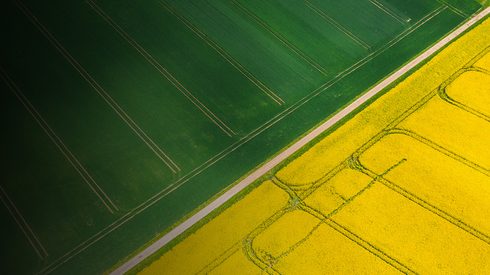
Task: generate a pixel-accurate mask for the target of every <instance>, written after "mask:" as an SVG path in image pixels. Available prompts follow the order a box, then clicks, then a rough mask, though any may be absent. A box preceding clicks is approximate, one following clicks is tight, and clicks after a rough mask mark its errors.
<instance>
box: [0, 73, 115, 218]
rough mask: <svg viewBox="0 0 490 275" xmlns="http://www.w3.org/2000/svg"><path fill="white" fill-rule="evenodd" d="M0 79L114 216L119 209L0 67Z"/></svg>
mask: <svg viewBox="0 0 490 275" xmlns="http://www.w3.org/2000/svg"><path fill="white" fill-rule="evenodd" d="M0 78H2V80H3V81H4V82H5V83H6V84H7V86H8V87H9V89H10V90H11V91H12V93H13V94H14V95H15V97H17V99H18V100H19V101H20V102H21V103H22V105H23V106H24V108H25V109H26V110H27V111H28V112H29V114H30V115H31V116H32V117H33V118H34V120H35V121H36V122H37V124H38V125H39V126H40V127H41V128H42V129H43V131H44V133H46V135H47V136H48V137H49V139H50V140H51V141H52V142H53V143H54V144H55V145H56V147H57V148H58V150H59V151H60V152H61V153H62V154H63V156H64V157H65V159H66V160H67V161H68V162H69V163H70V164H71V166H72V167H73V168H74V169H75V170H76V171H77V172H78V174H79V175H80V176H81V178H82V179H83V181H84V182H85V183H86V184H87V185H88V186H89V188H90V190H92V192H93V193H94V194H95V195H96V196H97V197H98V198H99V200H100V201H101V202H102V203H103V204H104V206H105V207H106V208H107V210H108V211H109V212H110V213H111V214H114V211H118V210H119V208H118V207H117V206H116V204H114V202H113V201H112V200H111V198H110V197H109V195H107V193H106V192H105V191H104V190H103V189H102V187H100V186H99V185H98V184H97V182H96V181H95V180H94V179H93V178H92V176H91V175H90V173H89V172H88V171H87V170H86V169H85V167H84V166H83V164H81V163H80V161H79V160H78V158H77V157H76V156H75V155H74V154H73V152H72V151H71V150H70V149H69V148H68V146H66V144H65V143H64V142H63V140H62V139H61V138H60V137H59V136H58V134H56V132H55V131H54V130H53V129H52V128H51V126H50V125H49V124H48V123H47V122H46V120H45V119H44V118H43V117H42V115H41V114H40V113H39V112H38V111H37V109H36V107H34V105H33V104H32V103H31V102H30V100H29V99H28V98H27V97H26V96H25V95H24V93H23V92H22V91H21V90H20V88H19V87H18V86H17V85H16V84H15V82H14V81H13V80H12V79H11V78H10V77H9V76H8V75H7V73H6V72H5V70H4V69H3V68H2V67H0Z"/></svg>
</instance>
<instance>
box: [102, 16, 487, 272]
mask: <svg viewBox="0 0 490 275" xmlns="http://www.w3.org/2000/svg"><path fill="white" fill-rule="evenodd" d="M488 14H490V8H486V9H484V10H482V11H481V12H479V13H478V14H476V15H475V16H473V17H472V18H471V19H469V20H468V21H466V22H465V23H464V24H462V25H461V26H459V27H458V28H457V29H455V30H454V31H453V32H451V33H450V34H448V35H447V36H445V37H444V38H443V39H441V40H440V41H439V42H437V43H436V44H435V45H433V46H432V47H430V48H429V49H427V50H426V51H425V52H423V53H421V54H420V55H419V56H417V57H416V58H414V59H413V60H412V61H410V62H409V63H407V64H406V65H404V66H403V67H401V68H400V69H399V70H397V71H396V72H394V73H392V74H391V75H389V76H388V77H387V78H385V79H384V80H383V81H381V82H380V83H379V84H377V85H376V86H374V87H373V88H372V89H370V90H369V91H368V92H366V93H365V94H363V95H362V96H361V97H359V98H357V99H356V100H355V101H354V102H352V103H351V104H349V105H348V106H347V107H345V108H344V109H342V110H340V111H339V112H338V113H336V114H335V115H334V116H332V117H331V118H330V119H328V120H327V121H326V122H324V123H323V124H321V125H320V126H318V127H317V128H315V129H314V130H312V131H311V132H310V133H308V134H307V135H306V136H304V137H303V138H301V139H300V140H298V141H297V142H296V143H294V144H293V145H291V146H290V147H288V148H287V149H285V150H284V151H282V152H281V153H280V154H278V155H277V156H275V157H274V158H273V159H271V160H270V161H268V162H267V163H265V164H263V165H262V166H260V167H259V168H257V169H256V170H255V171H253V172H252V173H251V174H249V175H248V176H247V177H246V178H244V179H243V180H241V181H240V182H239V183H238V184H236V185H234V186H233V187H232V188H230V189H229V190H228V191H226V192H225V193H224V194H222V195H221V196H219V197H218V198H217V199H216V200H214V201H212V202H211V203H210V204H208V205H207V206H206V207H204V208H203V209H201V210H200V211H199V212H197V213H196V214H194V215H193V216H191V217H190V218H189V219H187V220H185V221H184V222H183V223H181V224H179V225H178V226H176V227H175V228H174V229H172V230H171V231H170V232H168V233H167V234H165V235H164V236H162V237H161V238H160V239H158V240H157V241H156V242H154V243H153V244H151V245H150V246H148V247H147V248H145V249H144V250H143V251H141V252H140V253H138V254H137V255H135V256H134V257H133V258H131V259H129V260H128V261H127V262H125V263H124V264H123V265H121V266H119V267H118V268H117V269H115V270H114V271H113V272H112V273H111V274H124V273H126V272H128V271H129V270H131V269H132V268H133V267H135V266H136V265H138V264H139V263H141V262H142V261H143V260H144V259H145V258H147V257H148V256H150V255H152V254H153V253H155V252H156V251H158V250H159V249H160V248H162V247H163V246H165V245H166V244H168V243H169V242H170V241H172V240H173V239H174V238H176V237H177V236H179V235H180V234H182V233H183V232H185V231H186V230H187V229H189V228H190V227H191V226H193V225H194V224H196V223H197V222H199V221H200V220H201V219H202V218H204V217H206V216H207V215H208V214H209V213H211V212H212V211H214V210H215V209H216V208H218V207H220V206H221V205H223V204H224V203H225V202H227V201H228V200H229V199H231V198H232V197H233V196H235V195H236V194H237V193H239V192H240V191H242V190H243V189H245V188H246V187H247V186H249V185H250V184H251V183H253V182H254V181H255V180H257V179H259V178H260V177H261V176H262V175H264V174H265V173H267V172H268V171H270V170H271V169H272V168H274V167H275V166H276V165H278V164H279V163H281V162H282V161H284V160H285V159H287V158H288V157H289V156H291V155H292V154H294V153H295V152H296V151H298V150H299V149H300V148H301V147H303V146H304V145H306V144H307V143H308V142H310V141H312V140H313V139H314V138H316V137H318V136H319V135H320V134H321V133H323V132H324V131H326V130H328V129H329V128H331V127H332V126H333V125H335V124H336V123H337V122H339V121H340V120H341V119H343V118H344V117H346V116H347V115H349V114H350V113H352V112H353V111H354V110H356V109H357V108H358V107H360V106H361V105H362V104H364V103H365V102H367V101H368V100H369V99H370V98H372V97H373V96H375V95H376V94H378V93H379V92H381V91H382V90H383V89H384V88H386V87H387V86H388V85H390V84H391V83H393V82H394V81H395V80H397V79H398V78H400V77H401V76H402V75H403V74H405V73H406V72H408V71H409V70H411V69H413V68H415V67H416V66H417V65H418V64H420V63H421V62H423V61H424V60H426V59H427V58H429V57H430V56H431V55H432V54H434V53H435V52H437V51H438V50H440V49H441V48H443V47H444V46H445V45H447V44H448V43H449V42H451V41H452V40H453V39H455V38H456V37H457V36H459V35H460V34H462V33H463V32H464V31H466V30H467V29H468V28H470V27H471V26H472V25H474V24H475V23H476V22H478V21H479V20H480V19H482V18H484V17H485V16H487V15H488Z"/></svg>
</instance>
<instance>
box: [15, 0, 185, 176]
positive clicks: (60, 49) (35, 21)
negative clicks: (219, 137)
mask: <svg viewBox="0 0 490 275" xmlns="http://www.w3.org/2000/svg"><path fill="white" fill-rule="evenodd" d="M15 3H16V4H17V7H18V8H19V9H20V10H21V11H22V13H23V14H24V15H25V16H26V17H27V18H28V19H29V21H31V23H32V24H33V25H34V26H35V27H36V28H37V29H38V30H39V31H40V32H41V33H42V35H43V36H44V37H45V38H46V39H47V40H48V41H49V42H50V43H51V45H53V47H54V48H55V49H56V50H57V51H58V52H59V53H60V54H61V55H62V56H63V57H64V58H65V60H66V61H67V62H68V63H69V64H70V65H71V66H72V67H73V68H74V69H75V70H76V71H77V72H78V73H79V74H80V76H81V77H82V78H83V79H84V80H85V81H86V82H87V84H89V85H90V86H91V87H92V88H93V89H94V90H95V91H96V92H97V94H98V95H99V96H100V97H101V98H102V99H103V100H104V101H105V102H106V103H107V104H108V105H109V107H111V109H112V110H114V112H116V114H117V115H118V116H119V117H120V118H121V119H122V120H123V121H124V122H125V123H126V125H128V126H129V128H130V129H131V130H132V131H133V132H134V133H135V134H136V135H137V136H138V137H139V138H140V139H141V141H143V142H144V143H145V144H146V145H147V146H148V148H149V149H150V150H151V151H152V152H153V153H154V154H155V155H156V156H157V157H158V158H159V159H160V160H161V161H162V162H163V163H164V164H165V165H166V166H167V167H168V168H169V169H170V170H171V171H172V172H173V173H178V172H179V171H180V168H179V166H178V165H177V164H175V162H174V161H173V160H172V159H171V158H170V157H169V156H168V155H167V154H166V153H165V152H164V151H163V150H162V149H161V148H160V147H159V146H158V145H157V144H156V143H155V142H154V141H153V140H152V139H151V138H150V137H149V136H148V135H147V134H146V132H145V131H144V130H143V129H141V127H140V126H139V125H138V124H137V123H136V122H135V121H134V120H133V119H132V118H131V117H130V116H129V115H128V114H127V113H126V111H125V110H124V109H123V108H122V107H121V106H120V105H119V104H118V103H117V102H116V101H115V100H114V99H113V98H112V97H111V96H110V95H109V94H108V93H107V92H106V91H105V90H104V88H102V86H100V84H99V83H98V82H97V81H96V80H95V79H94V78H93V77H92V76H91V75H90V74H89V73H88V72H87V70H85V68H84V67H83V66H82V65H81V64H80V63H79V62H78V61H77V60H76V59H75V58H74V57H73V56H72V55H71V54H70V53H69V52H68V51H67V50H66V49H65V47H63V45H61V43H60V42H59V41H58V40H57V39H56V37H55V36H54V35H53V34H52V33H51V32H50V31H49V30H48V29H47V28H46V27H45V26H44V25H43V24H42V23H41V22H40V21H39V19H38V18H37V17H36V16H35V15H34V14H33V13H32V12H31V10H30V9H29V8H28V7H27V6H26V5H25V4H24V3H23V2H22V1H21V0H16V1H15Z"/></svg>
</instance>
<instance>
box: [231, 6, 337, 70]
mask: <svg viewBox="0 0 490 275" xmlns="http://www.w3.org/2000/svg"><path fill="white" fill-rule="evenodd" d="M231 3H233V4H234V5H235V6H236V7H238V8H239V9H240V10H241V11H242V12H243V13H245V15H247V16H248V17H250V18H252V20H253V21H254V22H256V23H257V24H259V25H260V26H261V27H262V28H263V29H265V30H266V31H267V32H269V33H270V34H271V35H272V36H274V37H275V38H276V39H277V40H279V42H281V43H282V44H283V45H284V46H286V48H288V49H289V50H291V51H292V52H293V53H295V54H296V55H298V56H299V57H300V58H301V59H303V60H304V61H305V62H306V63H308V64H309V65H310V66H312V67H313V68H315V69H316V70H317V71H318V72H320V73H321V74H323V75H325V76H328V71H327V70H326V69H325V68H323V66H322V65H320V64H318V62H316V61H315V60H314V59H312V58H311V57H309V56H308V55H307V54H306V53H304V52H303V51H302V50H300V49H298V48H297V47H296V46H295V45H294V44H292V43H291V42H289V41H288V40H287V39H286V38H284V37H283V36H282V35H281V34H280V33H279V32H277V31H275V30H274V29H272V28H271V27H270V26H269V25H268V24H267V23H266V22H265V21H264V20H262V19H261V18H260V17H259V16H257V15H256V14H255V13H253V12H252V11H251V10H249V9H248V8H246V7H245V6H243V5H242V4H241V3H240V2H238V1H236V0H231Z"/></svg>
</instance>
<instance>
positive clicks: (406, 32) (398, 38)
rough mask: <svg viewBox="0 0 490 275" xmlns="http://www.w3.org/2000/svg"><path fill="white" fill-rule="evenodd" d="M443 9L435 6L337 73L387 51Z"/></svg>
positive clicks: (351, 68) (358, 65)
mask: <svg viewBox="0 0 490 275" xmlns="http://www.w3.org/2000/svg"><path fill="white" fill-rule="evenodd" d="M445 9H447V7H445V6H440V7H438V8H436V9H434V10H433V11H431V12H429V13H428V14H427V15H425V16H424V17H422V18H421V19H420V20H418V21H417V22H416V23H415V24H414V25H412V26H410V27H409V28H407V29H405V30H404V31H403V32H401V33H400V34H399V35H397V36H395V37H394V38H393V39H391V40H390V41H388V43H386V44H384V45H383V46H382V47H380V48H379V49H378V50H376V51H374V52H372V53H370V54H368V55H367V56H365V57H363V58H362V59H360V60H359V61H357V62H356V63H354V64H352V65H351V66H350V67H348V68H346V69H344V70H343V71H342V72H340V73H339V74H338V75H342V74H345V73H348V72H351V71H355V70H357V69H358V68H359V67H361V66H363V65H364V64H366V63H367V62H369V61H371V60H372V59H374V58H375V57H377V56H379V55H380V54H382V53H384V52H385V51H387V50H388V49H390V48H391V47H393V46H394V45H395V44H396V43H398V42H400V41H401V40H403V39H404V38H405V37H407V36H408V35H410V34H411V33H413V32H414V31H416V30H417V29H418V28H420V27H422V26H423V25H425V23H427V22H429V21H430V20H431V19H432V18H434V17H436V16H437V15H439V14H440V13H441V12H442V11H444V10H445ZM327 84H328V82H327V83H325V84H323V85H322V86H325V85H327ZM322 86H320V88H322Z"/></svg>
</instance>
